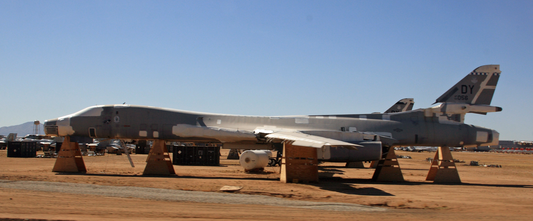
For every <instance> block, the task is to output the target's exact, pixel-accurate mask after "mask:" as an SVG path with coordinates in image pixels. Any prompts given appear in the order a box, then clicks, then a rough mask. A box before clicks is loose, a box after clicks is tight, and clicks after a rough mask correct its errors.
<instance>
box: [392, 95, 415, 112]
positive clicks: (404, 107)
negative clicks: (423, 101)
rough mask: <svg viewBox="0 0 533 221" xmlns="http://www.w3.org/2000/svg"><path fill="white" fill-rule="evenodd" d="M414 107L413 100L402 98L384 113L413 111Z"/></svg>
mask: <svg viewBox="0 0 533 221" xmlns="http://www.w3.org/2000/svg"><path fill="white" fill-rule="evenodd" d="M414 105H415V99H413V98H404V99H401V100H399V101H398V102H396V103H395V104H394V105H392V107H390V108H389V109H388V110H387V111H385V113H398V112H405V111H410V110H413V106H414Z"/></svg>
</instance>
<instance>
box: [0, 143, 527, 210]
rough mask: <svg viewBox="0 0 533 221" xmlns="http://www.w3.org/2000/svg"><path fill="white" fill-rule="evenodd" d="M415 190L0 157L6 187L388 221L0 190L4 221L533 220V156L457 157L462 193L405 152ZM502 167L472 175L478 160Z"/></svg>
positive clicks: (340, 175) (325, 179)
mask: <svg viewBox="0 0 533 221" xmlns="http://www.w3.org/2000/svg"><path fill="white" fill-rule="evenodd" d="M396 153H397V154H398V155H409V156H411V157H412V159H399V162H400V166H401V168H402V171H403V176H404V178H405V180H406V182H402V183H376V182H372V181H371V180H370V178H371V177H372V174H373V172H374V169H370V168H368V166H369V165H368V164H365V166H366V167H367V168H363V169H357V168H345V167H344V163H323V164H320V171H319V172H320V182H319V183H314V184H292V183H289V184H285V183H281V182H279V174H278V173H279V169H280V168H279V167H267V168H266V170H265V172H264V173H261V174H248V173H244V170H243V169H242V168H241V167H240V166H239V165H238V160H226V155H227V150H223V151H222V157H221V166H177V165H175V166H174V169H175V170H176V174H177V176H172V177H153V176H142V172H143V170H144V166H145V165H146V163H145V160H146V156H147V155H135V154H134V155H132V159H133V161H134V163H135V168H132V167H131V166H130V165H129V162H128V160H127V158H126V156H125V155H112V154H107V155H105V156H90V157H88V156H85V157H83V159H84V161H85V165H86V167H87V170H88V172H87V173H86V174H63V173H55V172H52V168H53V166H54V163H55V160H56V159H55V158H7V157H6V151H5V150H0V180H30V181H54V182H71V183H88V184H98V185H108V186H138V187H154V188H165V189H178V190H190V191H207V192H220V191H219V189H220V188H221V187H222V186H242V187H243V188H242V190H241V191H240V192H238V193H228V194H251V195H266V196H272V197H280V198H287V199H291V200H306V201H317V202H342V203H354V204H362V205H370V206H376V207H382V208H387V209H388V210H387V211H385V212H335V211H324V210H314V209H297V208H287V207H279V206H261V205H228V204H209V203H192V202H168V201H155V200H144V199H139V198H119V197H102V196H96V195H85V194H59V193H54V192H38V191H28V190H18V189H7V188H0V220H2V219H30V220H31V219H44V220H99V219H105V220H109V219H113V220H169V219H173V220H176V219H178V220H179V219H190V220H213V219H217V220H378V219H379V220H383V219H396V220H429V219H431V220H452V219H453V220H531V219H532V218H533V215H531V211H532V210H533V155H523V154H505V153H473V152H452V154H453V157H454V158H455V159H458V160H462V161H465V163H457V168H458V171H459V174H460V177H461V180H462V182H463V183H462V184H453V185H450V184H448V185H443V184H434V183H432V182H426V181H425V178H426V175H427V173H428V169H429V167H430V163H429V162H428V161H426V158H428V157H430V158H433V156H434V155H435V153H434V152H433V153H430V152H422V153H414V152H404V151H397V152H396ZM472 160H475V161H479V163H480V164H496V165H501V166H502V167H501V168H492V167H482V166H468V165H467V164H468V163H469V162H470V161H472Z"/></svg>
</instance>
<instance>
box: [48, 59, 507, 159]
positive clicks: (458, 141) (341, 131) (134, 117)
mask: <svg viewBox="0 0 533 221" xmlns="http://www.w3.org/2000/svg"><path fill="white" fill-rule="evenodd" d="M500 73H501V71H500V66H499V65H485V66H481V67H478V68H476V69H475V70H473V71H472V72H471V73H469V74H468V75H467V76H466V77H464V78H463V79H462V80H461V81H459V82H458V83H457V84H456V85H454V86H453V87H452V88H450V89H449V90H448V91H446V92H445V93H444V94H443V95H441V96H440V97H439V98H437V100H436V102H435V103H438V105H436V106H433V107H430V108H425V109H417V110H411V109H410V108H412V106H411V105H409V103H410V102H412V100H411V101H408V102H404V103H407V105H406V106H405V108H406V109H405V110H402V108H400V110H399V111H387V113H374V114H341V115H331V114H326V115H299V116H274V117H268V116H266V117H265V116H240V115H228V114H212V113H202V112H192V111H182V110H174V109H167V108H159V107H149V106H137V105H126V104H122V105H98V106H91V107H88V108H85V109H83V110H81V111H79V112H76V113H73V114H70V115H66V116H63V117H59V118H57V119H51V120H47V121H46V122H45V124H44V128H45V132H46V134H47V135H52V136H70V137H71V139H72V140H75V139H76V137H92V138H109V139H122V140H155V139H160V140H166V141H179V142H217V143H222V144H223V147H224V148H232V149H272V148H276V147H279V146H280V144H282V143H284V142H290V143H292V145H295V146H304V147H311V148H317V149H318V150H317V152H318V157H319V158H320V159H324V160H330V161H340V162H354V161H370V160H378V159H380V158H381V157H382V155H383V153H386V152H388V149H389V148H390V147H395V146H449V147H456V146H486V145H497V144H498V139H499V133H498V132H496V131H495V130H491V129H487V128H483V127H478V126H474V125H469V124H465V123H464V116H465V114H467V113H478V114H486V113H489V112H498V111H501V110H502V108H500V107H495V106H490V103H491V100H492V97H493V94H494V91H495V89H496V84H497V83H498V79H499V77H500ZM393 107H394V106H393ZM402 107H404V106H402Z"/></svg>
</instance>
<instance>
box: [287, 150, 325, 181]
mask: <svg viewBox="0 0 533 221" xmlns="http://www.w3.org/2000/svg"><path fill="white" fill-rule="evenodd" d="M280 181H281V182H284V183H299V182H303V183H307V182H318V159H317V152H316V149H315V148H311V147H301V146H293V145H291V144H287V143H285V144H284V145H283V157H282V158H281V172H280Z"/></svg>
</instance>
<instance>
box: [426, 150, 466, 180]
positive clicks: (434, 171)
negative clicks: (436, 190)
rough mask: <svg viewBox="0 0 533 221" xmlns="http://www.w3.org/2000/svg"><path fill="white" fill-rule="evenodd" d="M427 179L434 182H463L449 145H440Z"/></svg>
mask: <svg viewBox="0 0 533 221" xmlns="http://www.w3.org/2000/svg"><path fill="white" fill-rule="evenodd" d="M426 180H427V181H433V182H434V183H461V178H459V173H458V172H457V167H456V166H455V163H454V162H453V157H452V153H451V152H450V148H449V147H439V149H438V150H437V153H435V158H433V161H432V162H431V167H430V168H429V172H428V176H427V177H426Z"/></svg>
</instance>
